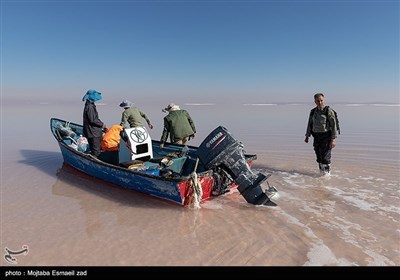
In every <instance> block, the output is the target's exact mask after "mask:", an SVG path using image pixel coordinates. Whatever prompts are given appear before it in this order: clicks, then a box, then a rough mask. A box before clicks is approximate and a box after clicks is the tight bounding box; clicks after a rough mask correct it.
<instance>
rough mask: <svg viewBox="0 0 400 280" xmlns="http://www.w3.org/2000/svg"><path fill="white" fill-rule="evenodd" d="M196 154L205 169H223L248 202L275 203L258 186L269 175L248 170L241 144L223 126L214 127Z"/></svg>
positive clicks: (258, 203)
mask: <svg viewBox="0 0 400 280" xmlns="http://www.w3.org/2000/svg"><path fill="white" fill-rule="evenodd" d="M197 155H198V157H199V159H200V161H201V162H202V163H203V165H204V166H205V167H206V168H207V169H214V170H216V169H217V168H222V169H224V171H226V172H227V173H228V174H229V175H230V177H231V178H232V180H233V181H234V182H235V184H236V185H238V190H239V192H240V194H241V195H242V196H243V197H244V198H245V199H246V201H247V202H248V203H251V204H255V205H262V204H270V205H276V204H275V203H273V202H272V201H270V199H269V198H268V196H267V195H266V194H265V193H264V191H263V189H262V188H261V186H260V184H261V183H262V182H264V181H265V180H266V179H267V178H268V177H269V176H265V175H263V174H261V173H259V174H257V175H256V174H254V173H253V172H252V171H251V170H250V168H249V166H248V164H247V161H246V158H245V156H244V152H243V144H242V143H240V142H239V141H237V140H236V139H235V138H233V136H232V135H231V133H230V132H229V131H228V130H227V129H226V128H225V127H222V126H219V127H217V128H216V129H214V131H212V132H211V133H210V134H209V135H208V136H207V137H206V139H204V141H203V142H202V143H201V144H200V146H199V148H198V150H197Z"/></svg>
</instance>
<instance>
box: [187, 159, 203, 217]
mask: <svg viewBox="0 0 400 280" xmlns="http://www.w3.org/2000/svg"><path fill="white" fill-rule="evenodd" d="M198 164H199V159H197V160H196V165H195V167H194V171H193V172H192V174H191V175H190V177H191V181H190V182H191V183H190V201H189V206H190V207H193V208H196V209H198V208H201V207H200V201H201V197H202V196H203V190H202V188H201V183H200V180H199V178H198V176H197V173H196V170H197V165H198Z"/></svg>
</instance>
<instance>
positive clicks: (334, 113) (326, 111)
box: [310, 106, 340, 134]
mask: <svg viewBox="0 0 400 280" xmlns="http://www.w3.org/2000/svg"><path fill="white" fill-rule="evenodd" d="M329 108H330V107H329V106H325V108H324V111H323V112H324V114H325V115H326V119H328V111H329ZM316 109H317V107H315V108H313V109H312V110H311V112H310V117H311V118H312V117H313V116H314V113H315V110H316ZM330 109H331V110H332V112H333V115H334V116H335V120H336V128H337V132H338V134H340V126H339V118H338V115H337V113H336V111H335V110H333V109H332V108H330Z"/></svg>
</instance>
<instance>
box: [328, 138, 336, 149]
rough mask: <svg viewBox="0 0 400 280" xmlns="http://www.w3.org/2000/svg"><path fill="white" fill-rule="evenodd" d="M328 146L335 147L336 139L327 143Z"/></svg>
mask: <svg viewBox="0 0 400 280" xmlns="http://www.w3.org/2000/svg"><path fill="white" fill-rule="evenodd" d="M329 146H330V147H331V149H333V148H335V147H336V140H335V139H332V141H331V143H330V144H329Z"/></svg>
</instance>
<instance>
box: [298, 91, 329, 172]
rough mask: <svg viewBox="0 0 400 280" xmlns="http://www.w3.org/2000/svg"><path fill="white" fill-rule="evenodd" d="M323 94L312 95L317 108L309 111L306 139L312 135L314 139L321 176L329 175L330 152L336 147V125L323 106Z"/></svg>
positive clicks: (326, 107) (305, 140)
mask: <svg viewBox="0 0 400 280" xmlns="http://www.w3.org/2000/svg"><path fill="white" fill-rule="evenodd" d="M324 98H325V97H324V94H322V93H317V94H315V95H314V102H315V104H316V105H317V107H315V108H313V109H312V110H311V111H310V115H309V118H308V124H307V131H306V138H305V139H304V142H306V143H308V138H309V137H310V136H311V135H312V136H313V138H314V142H313V146H314V151H315V155H316V156H317V162H318V164H319V170H320V172H321V174H322V175H329V174H330V171H331V166H330V164H331V151H332V149H333V148H335V147H336V136H337V124H336V118H335V115H334V112H333V111H332V109H330V108H329V107H328V106H325V100H324Z"/></svg>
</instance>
